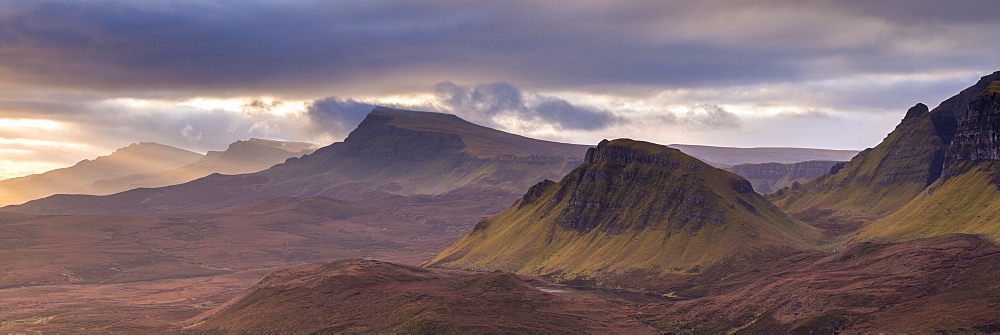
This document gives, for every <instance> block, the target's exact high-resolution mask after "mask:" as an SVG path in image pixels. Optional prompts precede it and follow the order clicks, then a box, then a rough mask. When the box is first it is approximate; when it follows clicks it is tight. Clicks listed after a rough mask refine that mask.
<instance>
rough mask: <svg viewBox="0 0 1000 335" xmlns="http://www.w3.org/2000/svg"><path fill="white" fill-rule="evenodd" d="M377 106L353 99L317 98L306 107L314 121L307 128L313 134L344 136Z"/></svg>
mask: <svg viewBox="0 0 1000 335" xmlns="http://www.w3.org/2000/svg"><path fill="white" fill-rule="evenodd" d="M375 107H376V106H375V105H371V104H367V103H363V102H357V101H354V100H351V99H347V100H342V99H340V98H337V97H328V98H323V99H319V100H315V101H313V102H312V103H310V104H309V106H308V107H307V108H306V115H307V116H308V117H309V119H310V121H312V123H311V124H310V126H309V127H310V128H309V129H307V130H308V131H309V132H311V133H313V134H326V135H329V136H332V137H344V136H346V135H347V133H349V132H350V131H351V130H353V129H354V128H355V127H357V126H358V124H360V123H361V121H362V120H364V119H365V116H367V115H368V113H369V112H371V111H372V109H374V108H375Z"/></svg>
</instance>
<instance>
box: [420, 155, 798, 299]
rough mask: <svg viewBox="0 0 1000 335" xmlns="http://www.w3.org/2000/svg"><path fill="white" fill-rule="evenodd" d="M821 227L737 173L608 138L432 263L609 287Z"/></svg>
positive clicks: (695, 266) (692, 269)
mask: <svg viewBox="0 0 1000 335" xmlns="http://www.w3.org/2000/svg"><path fill="white" fill-rule="evenodd" d="M815 235H816V234H815V231H814V230H813V229H812V228H809V227H808V226H805V225H802V224H800V223H798V222H796V221H795V220H793V219H791V218H789V217H787V216H786V215H785V214H783V213H781V212H780V211H779V210H778V209H777V208H775V207H774V206H773V205H771V204H770V203H768V202H767V201H766V200H765V199H764V198H763V197H761V196H760V195H759V194H757V193H756V192H754V191H753V188H752V186H751V185H750V183H749V182H748V181H747V180H746V179H744V178H742V177H740V176H738V175H735V174H733V173H730V172H727V171H723V170H720V169H717V168H714V167H712V166H710V165H708V164H706V163H704V162H701V161H699V160H697V159H695V158H692V157H691V156H688V155H686V154H684V153H682V152H680V151H678V150H676V149H672V148H668V147H665V146H661V145H656V144H652V143H648V142H641V141H633V140H628V139H618V140H614V141H607V140H605V141H602V142H601V143H600V144H598V145H597V147H594V148H591V149H589V150H588V151H587V155H586V159H585V161H584V163H583V164H582V165H580V166H579V167H577V168H576V169H574V170H573V171H572V172H570V173H569V174H568V175H567V176H566V177H564V178H563V179H562V180H561V181H559V182H552V181H544V182H542V183H539V184H537V185H535V186H534V187H532V188H531V189H530V190H529V191H528V192H527V194H525V196H524V197H523V198H521V199H520V200H518V201H517V202H516V203H515V204H514V205H513V206H511V207H510V208H508V209H507V210H505V211H503V212H502V213H500V214H499V215H497V216H495V217H491V218H487V219H483V220H481V221H480V222H479V223H478V224H477V225H476V227H475V228H474V229H473V230H472V231H471V232H469V233H468V234H467V235H466V236H465V237H463V238H462V240H460V241H459V242H457V243H455V244H454V245H453V246H452V247H451V248H449V249H448V250H445V251H444V252H442V253H441V254H440V255H438V256H437V257H436V258H435V259H433V260H431V261H430V262H428V263H427V264H426V265H428V266H432V267H446V268H464V269H475V270H505V271H514V272H519V273H529V274H543V275H549V276H552V277H555V278H558V279H561V280H567V281H572V280H587V281H595V285H598V286H601V285H604V286H613V285H616V284H615V283H618V281H619V280H621V279H622V278H626V277H628V278H631V279H637V278H641V277H643V276H644V275H653V274H660V273H698V272H700V271H702V270H703V269H706V268H708V267H712V266H716V265H720V264H722V263H725V262H733V261H734V260H745V259H748V258H754V257H767V256H768V255H772V254H774V253H777V252H779V251H780V250H786V249H789V248H795V247H801V246H804V245H806V244H808V241H811V240H812V239H813V238H815ZM626 274H628V275H626Z"/></svg>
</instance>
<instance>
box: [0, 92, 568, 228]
mask: <svg viewBox="0 0 1000 335" xmlns="http://www.w3.org/2000/svg"><path fill="white" fill-rule="evenodd" d="M586 150H587V147H586V146H583V145H575V144H564V143H556V142H549V141H542V140H536V139H530V138H527V137H523V136H518V135H514V134H509V133H505V132H501V131H498V130H495V129H491V128H487V127H483V126H478V125H475V124H472V123H469V122H466V121H464V120H462V119H460V118H458V117H456V116H454V115H450V114H441V113H431V112H415V111H406V110H399V109H389V108H377V109H375V110H374V111H372V113H370V114H369V115H368V117H366V118H365V120H364V121H362V122H361V124H360V125H359V126H358V128H357V129H355V130H354V131H352V132H351V134H350V135H349V136H348V137H347V138H346V139H345V140H344V141H343V142H337V143H334V144H331V145H329V146H326V147H323V148H320V149H318V150H316V151H315V152H314V153H312V154H309V155H305V156H302V157H301V158H297V159H292V160H289V161H287V162H285V163H283V164H279V165H276V166H274V167H271V168H269V169H267V170H264V171H260V172H256V173H250V174H242V175H232V176H229V175H211V176H208V177H205V178H201V179H198V180H194V181H191V182H188V183H184V184H180V185H173V186H167V187H161V188H151V189H134V190H129V191H125V192H121V193H117V194H113V195H108V196H87V195H57V196H52V197H49V198H45V199H39V200H34V201H30V202H28V203H26V204H24V205H20V206H10V207H6V208H5V210H11V211H19V212H25V213H48V214H82V213H149V212H167V211H178V210H190V209H206V208H219V207H225V206H230V205H235V204H238V203H241V202H244V201H248V200H252V199H256V198H264V197H279V196H318V195H322V196H330V197H334V198H342V199H350V200H351V201H361V202H362V203H367V204H373V205H377V204H380V203H384V202H385V200H384V199H387V197H389V198H391V197H396V196H408V195H418V194H421V195H430V196H439V195H447V194H456V193H465V194H468V195H470V196H472V197H476V196H485V197H488V198H490V199H493V200H486V203H487V204H490V206H497V207H499V206H503V205H499V203H507V204H509V202H508V201H513V200H514V199H516V198H517V197H518V196H519V194H520V193H522V192H523V191H524V190H525V189H527V188H528V187H529V186H531V185H532V184H534V183H536V182H538V181H540V180H543V179H546V178H549V179H552V178H559V177H561V176H562V175H564V174H565V173H566V172H568V171H569V170H570V169H572V168H573V167H575V166H576V165H577V164H579V162H580V161H581V159H582V157H583V154H584V152H585V151H586ZM441 199H444V198H441ZM498 201H499V203H497V202H498ZM491 210H493V209H491ZM477 213H481V212H477ZM486 213H489V212H486ZM483 214H485V213H483Z"/></svg>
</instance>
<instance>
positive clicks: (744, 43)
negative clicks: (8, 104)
mask: <svg viewBox="0 0 1000 335" xmlns="http://www.w3.org/2000/svg"><path fill="white" fill-rule="evenodd" d="M859 8H860V9H859ZM998 9H1000V4H998V3H997V2H995V1H963V2H962V3H961V4H960V5H954V4H944V3H941V2H938V1H872V2H867V1H866V2H863V3H855V2H852V3H834V2H737V1H732V2H718V1H707V2H630V3H619V2H615V3H614V4H611V3H605V2H587V1H574V2H572V3H555V2H527V1H525V2H520V1H505V2H483V3H469V2H464V1H463V2H459V1H377V2H373V1H365V2H344V1H297V2H287V1H213V2H202V1H171V2H163V1H124V0H120V1H16V0H13V1H10V0H9V1H5V2H3V3H2V6H0V46H2V48H0V70H2V71H3V72H4V73H5V74H6V75H5V76H4V77H5V78H6V79H4V80H7V81H8V83H9V84H16V85H37V86H46V87H50V86H64V87H74V88H86V89H94V90H128V91H147V90H160V91H163V92H177V91H187V92H198V93H199V94H205V93H206V92H209V93H215V94H243V93H247V92H250V93H269V92H278V93H283V94H307V95H308V94H312V96H317V95H316V94H319V93H320V92H329V91H328V90H329V89H339V90H343V91H350V90H352V89H359V90H367V91H378V90H385V91H386V92H388V91H391V90H393V89H410V90H415V89H418V88H422V87H426V86H424V85H426V83H427V81H428V80H430V81H431V82H437V81H440V80H444V79H456V80H459V79H460V80H461V81H473V82H474V81H492V80H504V81H509V82H517V83H519V84H520V85H524V86H525V87H529V88H531V89H536V90H537V89H567V88H573V89H584V90H585V89H586V88H587V87H604V88H607V87H609V86H616V85H651V86H654V87H692V86H711V85H732V84H734V83H739V84H755V83H769V82H787V81H796V80H805V79H810V78H812V79H815V78H824V77H838V76H847V75H851V74H856V73H897V72H921V71H928V70H936V71H951V70H970V69H971V70H982V69H986V68H990V67H996V66H1000V63H998V60H1000V59H998V58H1000V53H998V50H1000V49H998V47H997V45H998V43H996V42H997V37H996V34H995V33H993V32H995V31H998V29H1000V26H998V24H997V20H996V19H995V13H996V12H997V10H998ZM955 27H958V28H955ZM976 31H978V32H979V33H976ZM984 52H985V53H984ZM991 53H992V54H991ZM984 54H985V56H984ZM241 92H242V93H241ZM339 92H340V91H339ZM164 94H167V93H164ZM192 94H193V93H192ZM338 94H350V92H341V93H338ZM554 113H558V112H554Z"/></svg>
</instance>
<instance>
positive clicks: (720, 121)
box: [677, 104, 740, 130]
mask: <svg viewBox="0 0 1000 335" xmlns="http://www.w3.org/2000/svg"><path fill="white" fill-rule="evenodd" d="M677 122H678V123H679V124H681V125H684V126H685V127H687V128H688V129H689V130H725V129H733V128H739V126H740V118H739V117H738V116H736V114H733V113H731V112H729V111H727V110H726V109H725V108H722V107H719V106H718V105H709V104H702V105H695V106H693V107H692V108H690V109H689V110H688V112H687V113H684V115H683V116H680V117H678V118H677Z"/></svg>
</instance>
